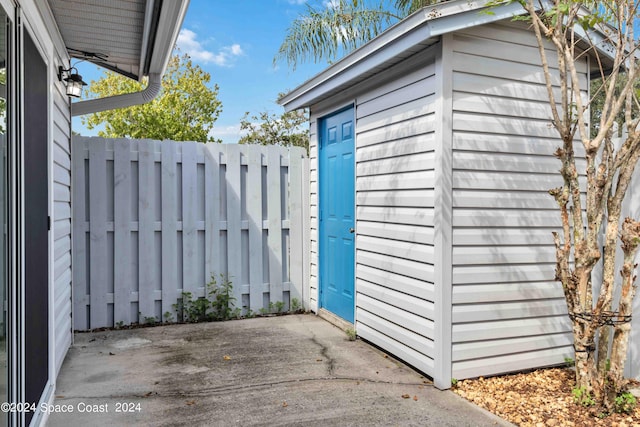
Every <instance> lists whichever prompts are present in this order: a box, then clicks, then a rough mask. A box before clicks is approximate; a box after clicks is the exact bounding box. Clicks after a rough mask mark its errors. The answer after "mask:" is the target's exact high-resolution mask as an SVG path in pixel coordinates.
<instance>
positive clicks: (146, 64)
mask: <svg viewBox="0 0 640 427" xmlns="http://www.w3.org/2000/svg"><path fill="white" fill-rule="evenodd" d="M187 5H188V0H178V1H171V2H168V1H165V2H163V1H161V0H85V1H82V2H70V1H63V0H48V1H42V0H13V1H12V0H0V20H1V21H2V23H3V25H2V26H1V29H0V76H1V78H0V153H1V155H0V198H1V199H2V208H1V209H0V226H2V230H3V232H0V293H1V295H2V302H3V304H2V307H3V312H2V315H1V316H0V360H1V361H2V363H1V365H2V369H0V385H1V386H0V401H2V402H7V403H9V404H12V405H13V406H11V407H17V408H18V409H19V410H18V411H3V413H2V414H0V425H9V426H13V425H20V426H21V425H32V426H38V425H42V424H44V423H45V422H46V418H47V416H48V411H47V408H48V407H49V406H48V405H50V404H51V402H52V401H53V398H54V394H55V389H56V380H57V374H58V372H59V370H60V366H61V365H62V362H63V360H64V357H65V355H66V353H67V351H68V349H69V347H70V346H71V342H72V340H73V334H72V313H71V307H72V301H71V300H72V281H73V277H72V276H73V269H72V265H71V264H72V260H71V245H72V244H75V243H76V242H74V243H72V235H71V234H72V232H71V215H72V210H71V186H72V178H73V177H72V176H71V151H72V150H73V149H74V148H73V147H72V144H71V134H72V132H71V116H72V114H71V99H70V98H69V97H68V96H67V90H66V89H67V88H66V87H65V86H66V85H67V82H68V80H65V79H69V78H70V76H71V74H72V72H73V71H74V70H73V69H72V65H75V63H76V62H77V61H78V60H80V59H83V60H90V61H93V62H96V63H98V65H102V66H104V67H106V68H109V69H111V70H114V71H116V72H119V73H121V74H124V75H126V76H128V77H132V78H139V79H142V78H143V77H145V76H149V77H151V79H150V80H153V79H152V77H154V76H155V77H156V78H157V76H161V75H162V73H164V70H165V68H166V65H167V62H168V59H169V56H170V55H171V52H172V49H173V45H174V43H175V40H176V38H177V35H178V31H179V28H180V25H181V23H182V19H183V17H184V15H185V13H186V8H187ZM72 58H74V61H73V62H71V59H72ZM143 95H144V96H145V97H146V98H145V99H146V100H150V99H152V97H151V98H149V95H150V94H149V91H147V92H145V93H144V94H138V95H127V96H126V97H113V98H103V99H100V100H91V101H81V102H79V103H75V104H74V110H75V109H76V107H77V110H78V113H82V112H90V111H101V110H105V109H109V108H114V107H115V106H122V105H123V104H124V103H132V102H138V101H140V102H142V100H141V99H140V97H142V96H143ZM74 112H75V111H74ZM16 405H17V406H16ZM23 408H24V410H23Z"/></svg>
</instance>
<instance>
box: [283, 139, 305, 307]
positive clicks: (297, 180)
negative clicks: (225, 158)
mask: <svg viewBox="0 0 640 427" xmlns="http://www.w3.org/2000/svg"><path fill="white" fill-rule="evenodd" d="M302 150H304V149H299V148H291V149H290V150H289V183H288V185H289V194H290V197H289V204H290V206H289V219H290V226H289V241H290V242H291V245H290V249H289V258H290V262H289V269H290V271H291V273H290V280H291V288H290V290H289V297H290V298H291V299H293V298H296V299H297V300H298V301H300V302H301V303H302V284H303V283H304V280H303V264H304V259H303V256H304V254H303V239H304V236H305V231H304V230H303V229H302V225H303V220H302V212H303V211H302V188H303V187H302V166H303V164H302V162H301V161H300V158H301V157H302V156H303V154H302ZM283 184H284V185H287V183H283Z"/></svg>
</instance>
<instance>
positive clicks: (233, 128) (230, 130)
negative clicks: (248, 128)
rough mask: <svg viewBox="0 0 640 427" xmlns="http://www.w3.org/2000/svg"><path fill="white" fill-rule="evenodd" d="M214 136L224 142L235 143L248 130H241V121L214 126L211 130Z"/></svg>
mask: <svg viewBox="0 0 640 427" xmlns="http://www.w3.org/2000/svg"><path fill="white" fill-rule="evenodd" d="M209 133H210V135H212V136H213V137H214V138H219V139H221V140H222V142H225V143H231V144H235V143H237V142H238V140H239V139H240V138H241V137H242V135H244V134H245V133H246V132H244V131H241V130H240V123H238V124H235V125H227V126H214V127H213V129H211V131H210V132H209Z"/></svg>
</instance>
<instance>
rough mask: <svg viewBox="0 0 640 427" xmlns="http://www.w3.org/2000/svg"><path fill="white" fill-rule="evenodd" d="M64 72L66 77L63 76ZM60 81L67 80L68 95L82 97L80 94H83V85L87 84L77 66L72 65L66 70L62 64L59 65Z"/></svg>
mask: <svg viewBox="0 0 640 427" xmlns="http://www.w3.org/2000/svg"><path fill="white" fill-rule="evenodd" d="M74 71H75V72H74ZM63 73H64V74H65V75H66V77H65V78H64V79H63V78H62V76H63ZM58 81H64V82H65V84H66V85H67V96H72V97H74V98H80V95H82V86H86V85H87V84H86V83H85V82H83V81H82V76H81V75H80V74H78V70H77V69H76V67H71V68H69V69H66V70H65V69H64V68H62V66H59V67H58Z"/></svg>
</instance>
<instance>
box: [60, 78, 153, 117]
mask: <svg viewBox="0 0 640 427" xmlns="http://www.w3.org/2000/svg"><path fill="white" fill-rule="evenodd" d="M160 89H162V74H158V73H153V74H149V83H148V84H147V87H145V88H144V89H143V90H141V91H140V92H134V93H126V94H123V95H115V96H108V97H106V98H98V99H88V100H86V101H79V102H74V103H72V104H71V116H73V117H75V116H82V115H84V114H93V113H98V112H100V111H106V110H115V109H117V108H126V107H131V106H133V105H140V104H145V103H147V102H150V101H152V100H153V99H154V98H155V97H156V96H158V94H159V93H160Z"/></svg>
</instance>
